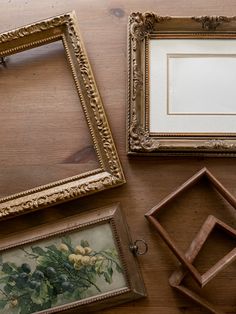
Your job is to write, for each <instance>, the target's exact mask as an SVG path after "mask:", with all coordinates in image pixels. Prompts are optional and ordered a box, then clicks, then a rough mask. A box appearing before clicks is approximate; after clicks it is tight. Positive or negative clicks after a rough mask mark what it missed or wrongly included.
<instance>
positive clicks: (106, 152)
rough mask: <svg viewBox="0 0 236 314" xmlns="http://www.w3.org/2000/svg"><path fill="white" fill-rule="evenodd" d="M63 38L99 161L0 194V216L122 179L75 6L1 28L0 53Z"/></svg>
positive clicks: (102, 187)
mask: <svg viewBox="0 0 236 314" xmlns="http://www.w3.org/2000/svg"><path fill="white" fill-rule="evenodd" d="M55 41H62V43H63V45H64V49H65V54H66V57H67V60H68V62H69V65H70V69H71V72H72V75H73V79H74V81H75V85H76V89H77V93H78V96H79V100H80V103H81V106H82V109H83V112H84V115H85V120H86V122H87V124H88V127H89V131H90V134H91V137H92V141H93V146H94V149H95V152H96V156H97V158H98V161H99V167H98V168H97V169H95V170H92V171H87V172H85V173H82V174H79V175H78V174H77V173H75V175H74V176H73V177H69V178H65V179H62V180H60V181H56V182H49V183H48V184H46V185H43V186H37V187H35V188H33V189H30V190H27V191H23V192H20V193H17V194H13V195H10V196H7V197H3V198H1V199H0V218H9V217H11V216H15V215H19V214H23V213H26V212H30V211H33V210H38V209H41V208H44V207H47V206H51V205H54V204H56V203H61V202H64V201H67V200H71V199H75V198H78V197H81V196H84V195H88V194H91V193H95V192H99V191H102V190H104V189H108V188H112V187H115V186H118V185H121V184H123V183H125V178H124V174H123V171H122V167H121V164H120V161H119V158H118V155H117V151H116V147H115V144H114V141H113V138H112V134H111V131H110V128H109V124H108V121H107V118H106V114H105V111H104V107H103V103H102V100H101V97H100V94H99V91H98V89H97V86H96V83H95V79H94V76H93V73H92V69H91V66H90V64H89V60H88V57H87V54H86V51H85V47H84V45H83V42H82V39H81V35H80V32H79V28H78V23H77V18H76V16H75V13H74V12H71V13H66V14H63V15H59V16H55V17H52V18H49V19H46V20H43V21H40V22H37V23H34V24H30V25H27V26H24V27H21V28H18V29H15V30H13V31H9V32H6V33H2V34H0V58H1V59H2V66H4V58H5V57H7V56H10V55H12V54H15V53H18V52H22V51H25V50H29V49H32V48H35V47H39V46H43V45H46V44H49V43H52V42H55Z"/></svg>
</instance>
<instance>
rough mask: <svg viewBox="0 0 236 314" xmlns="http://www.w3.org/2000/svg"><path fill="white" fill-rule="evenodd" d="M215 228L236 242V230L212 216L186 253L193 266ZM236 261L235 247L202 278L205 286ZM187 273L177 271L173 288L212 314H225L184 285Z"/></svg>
mask: <svg viewBox="0 0 236 314" xmlns="http://www.w3.org/2000/svg"><path fill="white" fill-rule="evenodd" d="M215 227H218V228H220V229H221V230H222V232H223V231H224V232H226V233H228V234H229V236H231V237H233V238H234V239H235V240H236V230H235V229H233V228H231V227H230V226H228V225H226V224H225V223H223V222H222V221H220V220H219V219H217V218H215V217H214V216H211V215H210V216H208V217H207V219H206V220H205V222H204V223H203V225H202V227H201V229H200V230H199V232H198V234H197V235H196V237H195V238H194V240H193V241H192V243H191V245H190V246H189V248H188V250H187V252H186V253H185V256H186V258H187V259H188V260H189V262H190V263H192V264H193V262H194V260H195V259H196V257H197V256H198V254H199V252H200V251H201V249H202V247H203V245H204V243H205V242H206V241H207V238H208V237H209V235H210V233H211V232H212V230H213V229H214V228H215ZM235 260H236V247H234V248H233V249H232V250H231V251H230V252H229V253H228V254H226V255H225V256H224V257H223V258H221V259H220V260H219V261H218V262H217V263H216V264H215V265H214V266H212V267H211V268H210V269H209V270H208V271H207V272H206V273H205V274H203V275H202V276H201V277H202V282H203V286H204V285H206V284H207V283H208V282H209V281H210V280H212V279H213V278H214V277H215V276H216V275H217V274H218V273H219V272H220V271H221V270H222V269H224V268H225V267H227V266H228V265H229V264H231V263H233V262H234V261H235ZM187 273H188V271H187V270H186V269H184V267H182V266H180V267H179V268H178V269H176V270H175V271H174V272H173V273H172V275H171V276H170V278H169V283H170V285H171V287H173V288H175V289H176V290H177V291H180V292H181V293H183V294H184V295H187V296H188V297H190V298H191V299H192V300H193V301H195V302H196V303H198V304H200V305H202V306H203V307H205V308H206V309H208V310H209V311H210V312H211V313H215V314H223V312H222V311H221V310H220V309H218V308H216V307H215V305H214V304H211V303H210V302H208V301H207V300H205V299H204V298H203V297H201V296H199V295H198V294H197V293H195V292H194V291H192V290H190V289H189V288H187V287H185V286H184V285H182V281H183V280H184V278H185V276H186V275H187Z"/></svg>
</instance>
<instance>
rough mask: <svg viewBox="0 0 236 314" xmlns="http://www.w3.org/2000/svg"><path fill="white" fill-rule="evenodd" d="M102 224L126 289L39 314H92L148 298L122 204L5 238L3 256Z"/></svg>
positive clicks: (42, 311)
mask: <svg viewBox="0 0 236 314" xmlns="http://www.w3.org/2000/svg"><path fill="white" fill-rule="evenodd" d="M102 224H109V225H110V227H111V232H112V235H113V239H114V244H115V246H116V249H117V252H118V256H119V260H120V264H121V267H122V269H123V276H124V280H125V285H124V287H122V288H118V289H115V290H111V291H108V292H103V293H101V294H97V295H94V296H91V297H86V298H84V299H81V300H78V301H73V302H70V303H66V304H62V305H58V306H55V307H52V308H48V309H45V310H41V311H40V312H37V313H45V314H46V313H48V314H49V313H59V312H62V313H64V312H67V311H68V310H72V311H73V313H75V312H76V313H77V311H78V310H79V312H80V313H88V312H90V311H94V310H101V309H104V308H107V307H111V306H116V305H119V304H121V303H125V302H129V301H134V300H137V299H139V298H142V297H146V289H145V285H144V282H143V278H142V275H141V271H140V268H139V265H138V261H137V257H136V256H135V253H134V252H133V251H132V249H131V248H132V247H133V242H132V239H131V236H130V233H129V229H128V226H127V223H126V220H125V217H124V215H123V211H122V209H121V207H120V205H119V204H118V203H116V204H111V205H108V206H105V207H101V208H97V209H94V210H91V211H89V212H83V213H80V214H77V215H74V216H72V217H69V218H64V219H61V220H59V221H57V222H53V223H49V224H46V225H42V226H38V227H36V228H31V229H29V230H27V231H24V232H21V233H20V234H19V233H17V234H14V235H11V236H9V237H7V238H4V239H3V238H2V239H1V240H0V247H1V249H0V253H1V254H2V253H4V252H8V250H14V249H15V248H24V246H25V245H28V244H36V243H38V242H39V241H41V240H49V239H51V238H57V237H61V236H64V235H65V236H66V235H70V234H71V233H72V232H76V231H78V232H79V231H80V230H81V231H82V230H84V229H88V230H89V228H93V227H95V226H99V225H102Z"/></svg>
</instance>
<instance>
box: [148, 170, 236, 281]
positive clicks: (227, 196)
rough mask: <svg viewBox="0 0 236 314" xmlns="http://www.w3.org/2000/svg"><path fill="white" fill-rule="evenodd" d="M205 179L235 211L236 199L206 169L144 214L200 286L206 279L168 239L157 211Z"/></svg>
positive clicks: (169, 238)
mask: <svg viewBox="0 0 236 314" xmlns="http://www.w3.org/2000/svg"><path fill="white" fill-rule="evenodd" d="M203 177H205V178H207V180H209V182H210V183H211V184H212V185H213V186H214V188H215V189H216V190H217V191H218V192H219V193H220V194H221V195H222V196H223V197H224V198H225V199H226V200H227V201H228V202H229V204H231V205H232V206H233V208H235V209H236V199H235V198H234V197H233V196H232V195H231V194H230V192H229V191H228V190H227V189H226V188H225V187H224V186H223V185H222V184H221V183H220V182H219V181H218V180H217V179H216V178H215V177H214V176H213V174H211V173H210V171H209V170H207V169H206V168H203V169H201V170H200V171H199V172H197V173H196V174H195V175H193V176H192V177H191V178H190V179H189V180H187V181H186V182H184V183H183V184H182V185H181V186H180V187H178V188H177V189H176V190H175V191H174V192H172V193H171V194H169V195H168V196H167V197H166V198H164V199H163V200H162V201H161V202H160V203H159V204H157V205H156V206H154V207H153V208H152V209H151V210H150V211H148V212H147V213H146V214H145V217H146V218H147V220H148V221H149V222H150V223H151V224H152V225H153V226H154V227H155V229H156V230H157V232H158V233H159V235H160V236H161V237H162V239H163V240H164V241H165V243H166V244H167V245H168V247H169V248H170V250H171V251H172V252H173V253H174V255H175V256H176V257H177V258H178V259H179V261H180V262H181V263H182V264H183V265H184V266H185V267H186V268H187V269H188V271H189V272H190V273H191V274H192V276H193V278H194V279H195V280H196V282H197V283H198V284H199V285H200V286H204V284H206V282H207V278H205V277H202V276H201V274H200V273H199V272H198V270H197V269H196V267H195V266H194V265H193V264H192V263H191V261H189V259H188V257H186V255H185V253H184V252H183V251H182V250H181V249H179V248H178V246H177V245H176V244H175V241H174V240H173V239H172V238H171V237H170V235H169V234H168V232H167V231H166V230H165V228H164V227H163V226H162V225H161V223H160V222H159V221H158V218H157V216H158V213H159V211H160V210H161V209H162V208H163V207H164V206H166V205H167V204H168V203H170V202H172V201H173V200H174V199H175V198H176V197H177V196H178V195H180V194H181V193H183V192H184V191H186V190H187V189H188V188H190V187H191V186H193V185H194V184H196V183H197V182H198V181H199V180H200V179H201V178H203Z"/></svg>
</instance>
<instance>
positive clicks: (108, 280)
mask: <svg viewBox="0 0 236 314" xmlns="http://www.w3.org/2000/svg"><path fill="white" fill-rule="evenodd" d="M103 275H104V278H105V280H106V282H108V283H109V284H111V282H112V280H111V277H110V276H109V274H108V273H104V274H103Z"/></svg>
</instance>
